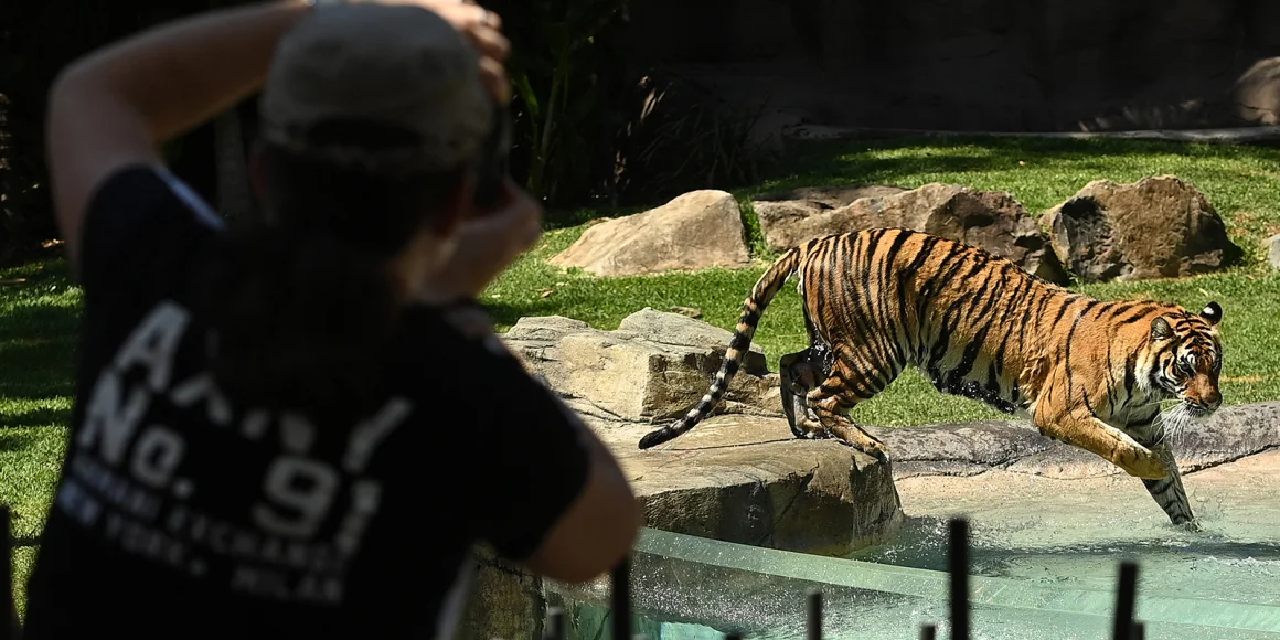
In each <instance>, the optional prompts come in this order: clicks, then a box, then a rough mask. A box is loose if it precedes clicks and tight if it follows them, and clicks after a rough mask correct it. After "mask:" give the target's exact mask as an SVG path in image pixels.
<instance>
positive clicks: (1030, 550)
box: [852, 517, 1280, 631]
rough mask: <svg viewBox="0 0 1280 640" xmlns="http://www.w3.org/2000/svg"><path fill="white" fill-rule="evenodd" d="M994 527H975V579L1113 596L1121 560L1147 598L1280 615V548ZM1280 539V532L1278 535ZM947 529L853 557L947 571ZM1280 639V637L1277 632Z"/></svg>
mask: <svg viewBox="0 0 1280 640" xmlns="http://www.w3.org/2000/svg"><path fill="white" fill-rule="evenodd" d="M1001 524H1002V523H1001V522H999V521H994V520H990V519H986V520H982V521H980V522H975V523H974V525H973V536H972V546H971V551H970V553H971V560H972V564H971V566H972V574H973V575H977V576H989V577H996V578H1006V579H1013V580H1018V581H1021V582H1025V583H1027V584H1034V585H1040V586H1045V587H1072V588H1086V589H1102V590H1106V589H1111V588H1114V585H1115V584H1116V579H1117V572H1118V565H1119V563H1120V561H1121V560H1135V561H1137V562H1138V563H1139V576H1138V582H1139V587H1140V590H1141V593H1142V595H1143V596H1144V597H1153V598H1169V597H1173V598H1201V599H1209V600H1214V601H1220V602H1240V603H1248V604H1258V605H1266V606H1272V607H1280V544H1277V543H1276V542H1273V541H1271V540H1267V539H1259V538H1257V537H1251V538H1245V539H1239V538H1234V537H1232V536H1231V535H1230V534H1229V533H1225V532H1222V531H1217V532H1204V533H1195V534H1192V533H1184V532H1177V531H1162V532H1158V533H1153V534H1151V535H1149V536H1142V535H1135V534H1134V532H1133V531H1131V530H1128V531H1127V530H1125V529H1124V528H1123V527H1119V528H1116V529H1113V531H1116V532H1117V533H1113V534H1111V535H1108V534H1107V533H1106V532H1092V533H1090V534H1089V535H1087V536H1085V535H1083V532H1077V531H1073V530H1070V529H1056V528H1044V527H1031V526H1030V525H1025V524H1024V525H1021V526H1022V527H1025V528H1024V529H1023V533H1024V534H1025V535H1023V536H1018V535H1015V533H1016V532H1011V531H1009V530H1008V529H1009V528H1010V527H1012V526H1015V525H1013V524H1012V523H1007V524H1009V526H1001ZM1272 534H1273V535H1275V536H1277V537H1280V527H1277V528H1276V529H1274V530H1272ZM946 545H947V526H946V521H945V520H944V519H943V518H938V517H929V518H911V519H909V520H908V521H907V523H906V525H905V526H904V527H903V531H902V533H901V534H900V535H899V536H898V537H897V538H896V539H895V540H894V541H893V542H892V543H891V544H889V545H885V546H882V547H873V548H870V549H866V550H863V551H861V552H859V553H858V554H855V555H854V556H852V557H853V558H854V559H858V560H863V561H867V562H874V563H880V564H890V565H895V566H903V567H917V568H922V569H934V570H940V571H942V570H945V569H946V562H947V557H946ZM1278 631H1280V629H1278Z"/></svg>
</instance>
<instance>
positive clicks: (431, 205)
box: [23, 0, 641, 640]
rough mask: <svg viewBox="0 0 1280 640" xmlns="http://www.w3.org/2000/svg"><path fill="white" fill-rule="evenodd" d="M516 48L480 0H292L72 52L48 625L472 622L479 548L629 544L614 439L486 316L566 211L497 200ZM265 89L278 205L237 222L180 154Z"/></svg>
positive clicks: (555, 550) (178, 633) (520, 558)
mask: <svg viewBox="0 0 1280 640" xmlns="http://www.w3.org/2000/svg"><path fill="white" fill-rule="evenodd" d="M509 49H510V45H509V43H508V42H507V41H506V39H505V37H504V36H503V35H502V33H501V21H500V20H499V19H498V18H497V16H495V15H494V14H492V13H490V12H487V11H485V10H483V9H482V8H480V7H478V6H476V5H473V4H466V3H459V2H453V1H450V0H412V1H408V0H406V1H399V2H391V1H388V2H380V3H375V2H371V1H357V2H348V3H342V4H332V5H330V4H324V3H322V4H318V5H316V6H311V5H310V4H308V3H305V2H301V1H299V0H278V1H274V2H269V3H265V4H257V5H251V6H242V7H238V8H231V9H224V10H218V11H215V12H210V13H206V14H202V15H198V16H195V17H189V18H186V19H182V20H180V21H176V22H173V23H168V24H165V25H161V26H159V27H155V28H152V29H150V30H148V31H145V32H143V33H141V34H138V35H136V36H134V37H131V38H129V39H126V40H124V41H122V42H120V43H117V44H114V45H111V46H108V47H105V48H103V49H101V50H99V51H96V52H93V53H92V54H90V55H88V56H86V57H84V58H81V59H80V60H77V61H75V62H74V63H72V64H71V65H69V66H68V68H66V69H65V70H64V71H63V72H62V73H61V74H60V75H59V77H58V78H57V79H56V80H55V82H54V84H53V86H52V88H51V90H50V98H49V111H48V116H47V149H48V163H49V169H50V173H51V185H52V192H53V198H54V206H55V211H56V216H57V221H58V224H59V226H60V228H61V231H62V234H63V237H64V239H65V247H66V251H67V257H68V260H69V263H70V264H71V266H72V267H73V269H74V270H75V273H76V275H77V277H78V279H79V280H80V282H81V284H82V285H83V290H84V315H83V327H82V336H81V342H80V349H79V353H78V357H79V363H78V369H77V391H76V393H77V398H76V403H75V408H74V414H73V424H72V428H71V431H70V436H69V439H68V443H67V451H66V455H65V458H64V460H63V474H62V477H61V479H60V481H59V483H58V486H57V489H56V494H55V498H54V503H53V506H52V507H51V509H50V512H49V515H48V520H47V524H46V526H45V529H44V531H43V534H42V538H41V543H40V549H39V553H38V558H37V561H36V564H35V566H34V569H33V573H32V576H31V578H30V581H29V585H28V591H27V594H28V596H27V597H28V601H27V609H26V619H25V623H24V629H23V634H24V636H25V637H26V638H28V640H39V639H43V638H72V637H89V636H91V635H92V636H110V635H116V634H117V633H119V634H120V635H121V636H122V637H132V638H167V639H170V638H220V639H230V638H237V639H246V638H268V637H272V638H281V637H289V638H329V637H333V638H338V637H342V638H366V637H367V638H396V637H433V638H446V637H449V636H450V635H452V633H453V632H454V630H455V627H456V624H457V622H458V618H459V615H460V614H459V612H460V610H461V609H462V605H463V604H464V603H465V600H466V594H467V593H468V586H467V585H468V580H469V576H470V575H471V573H472V570H473V566H474V565H473V560H472V559H471V558H472V556H471V551H472V550H473V549H474V547H475V545H477V544H483V545H489V546H490V547H492V549H493V550H494V551H495V552H496V553H497V554H499V555H500V556H502V557H504V558H507V559H509V560H511V561H513V562H517V563H521V564H523V565H524V566H525V567H527V568H528V569H529V570H530V571H532V572H534V573H537V574H540V575H543V576H547V577H550V578H553V579H556V580H560V581H566V582H583V581H587V580H590V579H592V578H595V577H597V576H599V575H601V574H603V573H604V572H606V571H608V570H609V569H610V568H612V567H614V566H616V565H617V563H618V562H620V561H621V560H623V559H624V558H625V557H626V556H627V555H628V553H629V552H630V549H631V546H632V544H633V542H634V540H635V537H636V535H637V533H638V528H639V524H640V518H641V516H640V512H639V508H638V506H637V501H636V500H635V497H634V496H633V494H632V492H631V489H630V487H629V485H628V483H627V480H626V478H625V477H624V475H623V474H622V472H621V470H620V469H619V467H618V464H617V462H616V461H615V460H614V459H613V457H612V456H611V455H610V454H609V452H608V451H607V450H606V449H605V447H604V446H603V445H602V444H601V443H600V441H599V440H598V439H597V438H596V437H595V436H594V435H593V434H592V433H591V431H590V430H589V429H587V428H586V427H585V426H584V425H583V423H582V422H581V421H580V420H579V419H578V417H577V416H576V415H575V414H574V413H573V412H572V411H571V410H570V409H569V408H568V407H567V406H566V405H565V404H564V403H562V402H561V401H560V400H559V398H558V397H557V396H555V395H554V394H553V393H552V392H550V391H549V390H547V389H545V388H544V387H543V386H541V385H540V384H539V383H538V382H537V381H535V380H534V379H533V378H532V377H531V376H530V375H528V374H527V373H526V371H525V370H524V368H523V367H522V365H521V363H520V361H519V360H518V359H517V358H516V357H515V356H513V355H512V354H511V353H509V352H508V351H507V350H506V349H504V348H503V345H502V343H501V342H500V341H499V340H498V339H497V338H496V337H495V335H494V333H493V332H492V328H491V327H490V326H488V325H487V324H485V323H476V322H474V321H473V320H474V319H475V317H476V316H475V315H474V313H472V315H470V316H467V315H466V313H464V312H465V311H466V310H467V309H471V310H472V311H473V312H474V310H475V306H474V300H475V298H476V297H477V296H478V294H479V293H480V292H481V291H482V290H483V289H484V287H485V286H487V284H488V282H489V281H490V280H491V279H492V278H493V277H495V276H496V275H497V274H498V273H500V272H501V271H502V270H503V269H505V268H506V267H507V266H508V265H509V264H510V263H511V262H512V261H514V260H515V259H516V257H517V256H518V255H520V254H521V253H522V252H523V251H525V250H526V249H527V248H529V247H530V246H531V245H532V244H533V243H534V242H535V241H536V239H537V238H538V236H539V233H540V228H541V209H540V208H539V206H538V205H537V204H536V203H535V201H534V200H533V199H532V198H531V197H530V195H529V194H527V193H525V192H524V191H523V190H522V189H520V188H519V187H518V186H517V185H516V184H515V183H513V182H512V181H511V180H510V179H506V181H505V182H504V183H503V185H502V188H501V190H500V191H499V193H498V196H497V202H496V204H493V205H491V206H487V207H485V206H480V205H477V204H476V198H475V197H474V191H475V185H476V183H477V180H478V174H477V170H476V167H477V166H478V164H477V157H478V156H479V154H480V151H479V150H480V149H481V148H482V146H481V145H482V141H483V140H485V139H487V138H486V136H487V132H489V131H491V124H492V122H493V119H492V113H493V109H495V108H497V107H498V106H501V105H502V104H504V101H506V100H507V99H509V95H510V93H509V90H508V89H507V88H506V82H507V81H506V78H505V76H504V75H503V71H502V64H503V61H504V60H505V57H506V55H507V54H508V51H509ZM259 90H261V97H260V100H261V102H260V114H261V120H262V128H261V134H260V140H259V141H258V143H257V144H256V145H255V149H254V152H253V157H252V159H251V174H252V181H253V184H254V188H255V189H256V192H257V193H258V195H259V197H260V199H261V202H262V203H263V205H264V209H265V210H266V216H265V221H264V222H262V223H261V224H256V225H246V226H235V225H230V224H228V225H226V226H224V225H223V224H222V222H220V220H221V219H220V218H219V217H218V216H216V215H214V214H213V213H212V212H211V211H210V209H209V207H207V206H206V205H205V204H204V203H203V202H202V201H201V200H200V199H199V197H197V196H196V195H195V194H194V193H193V192H192V191H191V190H190V189H189V188H187V187H186V186H185V185H184V184H183V183H182V182H181V181H179V180H178V179H177V178H176V177H175V176H174V175H173V174H171V173H170V172H169V171H168V170H167V169H166V168H165V166H164V164H163V162H162V159H161V155H160V151H159V147H160V144H161V143H162V142H163V141H165V140H166V139H169V138H172V137H174V136H177V135H179V134H181V133H183V132H185V131H188V130H190V129H192V128H193V127H195V126H197V125H199V124H201V123H203V122H205V121H207V120H209V119H210V118H212V117H214V116H215V115H216V114H218V113H219V112H220V111H222V110H223V109H226V108H228V107H229V106H231V105H233V104H235V103H236V102H238V101H240V100H242V99H245V98H247V97H249V96H251V95H253V94H254V93H256V92H257V91H259ZM468 305H470V306H468ZM455 310H458V311H459V312H458V313H455ZM467 318H470V319H471V320H472V321H468V320H467Z"/></svg>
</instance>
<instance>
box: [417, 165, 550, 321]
mask: <svg viewBox="0 0 1280 640" xmlns="http://www.w3.org/2000/svg"><path fill="white" fill-rule="evenodd" d="M540 237H542V206H541V205H539V204H538V203H537V202H535V201H534V199H533V198H532V197H530V195H529V194H528V192H526V191H525V190H524V189H522V188H520V186H519V185H517V184H516V183H515V182H514V181H512V180H511V179H510V178H508V179H507V180H506V182H504V183H503V186H502V191H501V193H499V195H498V202H497V204H495V205H494V207H493V208H492V209H491V210H489V211H486V212H483V213H481V214H480V215H478V216H475V217H472V218H468V219H467V220H465V221H464V222H462V223H461V225H460V227H459V229H458V231H457V235H456V236H455V238H456V240H457V245H456V247H457V248H456V249H455V250H454V253H453V255H452V256H451V257H450V258H449V259H448V261H447V262H446V263H445V265H444V266H443V267H441V269H440V270H439V271H437V272H436V273H435V274H433V275H432V276H430V277H429V278H428V279H427V282H426V291H424V292H423V293H424V294H426V295H427V296H428V297H429V298H432V299H437V300H444V299H449V298H456V297H460V296H465V297H470V298H474V297H476V296H478V295H480V292H482V291H484V288H485V287H487V286H489V283H490V282H491V281H493V279H494V278H496V277H497V276H498V275H499V274H501V273H502V272H503V270H505V269H506V268H507V267H509V266H511V263H512V262H514V261H515V259H516V258H517V257H519V256H520V255H521V254H523V253H524V252H525V251H528V250H529V249H530V248H531V247H533V245H534V244H535V243H537V241H538V238H540Z"/></svg>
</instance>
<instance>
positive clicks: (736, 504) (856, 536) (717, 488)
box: [503, 309, 900, 554]
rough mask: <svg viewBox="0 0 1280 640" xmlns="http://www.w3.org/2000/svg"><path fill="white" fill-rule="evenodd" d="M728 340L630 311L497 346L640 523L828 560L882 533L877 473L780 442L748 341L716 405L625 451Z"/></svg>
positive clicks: (510, 338)
mask: <svg viewBox="0 0 1280 640" xmlns="http://www.w3.org/2000/svg"><path fill="white" fill-rule="evenodd" d="M731 336H732V334H731V333H730V332H728V331H725V330H724V329H720V328H718V327H714V326H711V325H710V324H707V323H706V322H702V321H700V320H694V319H692V318H688V317H685V316H682V315H679V314H675V313H667V312H662V311H655V310H653V309H643V310H641V311H638V312H636V313H634V314H631V315H630V316H628V317H627V318H626V319H624V320H623V321H622V322H621V323H620V326H619V328H618V329H617V330H615V331H600V330H598V329H593V328H591V327H589V326H587V325H586V323H583V322H580V321H576V320H570V319H567V318H557V317H551V318H522V319H521V320H520V321H519V322H517V323H516V325H515V326H514V327H512V328H511V330H510V331H508V332H507V333H506V334H505V335H504V336H503V339H504V341H505V343H506V344H507V345H508V346H509V347H510V348H511V349H512V351H514V352H515V353H517V354H518V355H520V356H521V357H522V358H523V360H524V362H525V365H526V366H527V367H528V368H529V370H530V371H532V372H534V373H535V374H536V375H539V376H541V377H542V379H543V380H544V381H545V383H546V384H547V385H548V387H550V388H551V389H552V390H554V391H556V392H557V393H558V394H559V395H561V396H562V397H564V398H566V401H567V402H568V403H569V404H570V406H572V407H573V408H574V409H575V410H576V411H577V412H578V413H579V415H582V416H583V417H584V419H586V420H587V423H588V424H589V425H590V426H591V427H592V428H593V429H595V430H596V431H597V433H599V434H600V436H601V439H602V440H604V441H605V444H607V445H608V446H609V448H610V450H612V451H613V453H614V455H615V456H617V457H618V459H619V460H620V461H621V463H622V465H623V468H624V470H625V471H626V473H627V475H628V477H629V479H630V480H631V484H632V487H633V488H634V489H635V491H636V493H637V494H638V495H639V497H640V499H641V500H642V501H644V503H645V518H646V521H647V524H648V526H651V527H654V528H657V529H663V530H667V531H676V532H679V533H690V534H694V535H700V536H707V537H711V538H715V539H718V540H727V541H731V542H742V543H746V544H755V545H766V546H772V547H776V548H780V549H790V550H796V551H809V552H813V553H829V554H841V553H845V552H848V551H851V550H853V549H856V548H860V547H862V546H866V545H868V544H874V543H875V542H876V541H878V540H881V539H883V538H884V536H886V535H888V534H889V533H891V532H892V530H893V528H894V527H896V526H897V524H898V520H899V519H900V514H899V511H898V506H897V496H896V494H895V493H894V490H893V482H892V478H891V472H890V470H889V469H888V466H887V465H884V464H882V463H880V462H878V461H876V460H874V459H872V458H870V457H868V456H865V455H863V454H861V453H859V452H857V451H856V450H854V449H852V448H849V447H845V446H843V445H840V444H838V443H836V442H835V441H831V440H819V441H815V440H797V439H795V438H793V437H792V435H791V430H790V428H789V427H788V426H787V421H786V418H783V417H782V411H781V409H782V405H781V401H780V399H779V397H778V376H777V374H770V373H768V371H767V368H766V366H765V357H764V354H763V353H762V352H761V351H760V349H759V347H757V346H755V345H752V348H751V350H750V351H749V355H748V358H747V359H746V361H745V362H744V367H743V369H742V370H740V371H739V372H738V374H737V375H736V376H735V377H734V381H733V382H732V383H731V385H730V392H729V396H728V401H727V402H726V403H725V405H727V406H724V407H723V408H722V409H720V410H719V411H718V412H717V413H721V414H722V415H717V416H713V417H711V418H708V419H707V420H704V421H703V422H702V423H700V424H699V425H698V426H697V427H695V428H694V429H693V430H692V431H690V432H689V433H687V434H685V435H684V436H682V437H680V438H678V439H676V440H673V441H671V442H669V443H667V444H664V445H662V446H660V447H656V448H654V449H650V450H645V451H642V450H640V449H639V448H638V446H637V443H638V442H639V441H640V438H641V437H642V436H644V434H646V433H648V432H649V431H651V430H653V429H654V428H656V425H655V424H653V423H654V422H664V421H666V420H671V419H674V418H676V417H678V416H680V415H682V414H684V413H685V412H687V411H688V410H689V408H690V407H692V406H693V405H694V404H696V403H697V402H698V400H699V399H700V398H701V397H702V395H703V394H704V393H706V390H707V387H708V385H710V383H711V380H712V377H713V376H714V375H715V373H716V372H717V371H718V370H719V368H720V364H721V362H723V354H724V351H725V349H726V346H727V344H728V341H729V338H730V337H731Z"/></svg>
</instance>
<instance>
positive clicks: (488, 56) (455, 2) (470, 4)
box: [366, 0, 511, 104]
mask: <svg viewBox="0 0 1280 640" xmlns="http://www.w3.org/2000/svg"><path fill="white" fill-rule="evenodd" d="M366 1H371V2H382V3H385V4H411V5H415V6H419V7H422V8H424V9H427V10H429V11H432V12H434V13H435V14H436V15H439V16H440V17H441V18H444V20H445V22H448V23H449V24H451V25H453V28H454V29H457V30H458V31H459V32H460V33H462V34H463V35H465V36H467V38H468V39H470V40H471V43H472V44H473V45H475V47H476V50H478V51H479V52H480V77H481V80H482V81H483V82H484V84H485V86H486V87H488V88H489V90H490V91H492V92H493V95H494V96H495V97H496V98H498V100H500V101H502V102H503V103H504V104H505V103H507V102H509V101H510V100H511V82H510V81H509V80H508V79H507V71H506V67H505V66H504V63H505V62H506V59H507V56H508V55H510V53H511V43H510V42H509V41H508V40H507V38H506V36H504V35H502V18H501V17H499V16H498V14H497V13H494V12H493V11H489V10H487V9H485V8H484V7H482V6H480V5H478V4H476V3H475V0H366Z"/></svg>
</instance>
